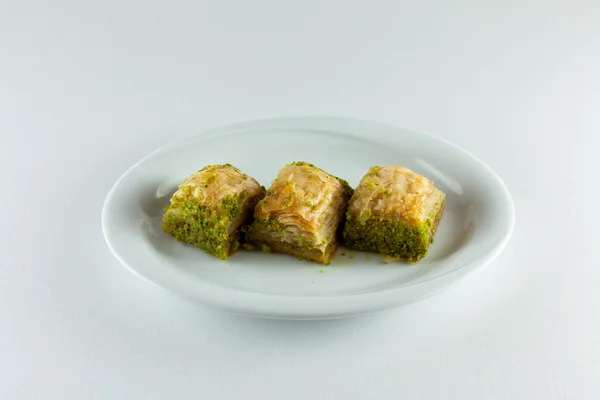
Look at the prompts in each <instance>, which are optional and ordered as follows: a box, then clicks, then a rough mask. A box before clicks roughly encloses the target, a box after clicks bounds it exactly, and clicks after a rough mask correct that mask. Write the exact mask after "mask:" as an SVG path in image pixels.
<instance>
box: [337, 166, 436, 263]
mask: <svg viewBox="0 0 600 400" xmlns="http://www.w3.org/2000/svg"><path fill="white" fill-rule="evenodd" d="M444 200H445V195H444V193H443V192H442V191H440V190H439V189H437V188H436V187H435V186H434V185H433V182H431V181H430V180H429V179H427V178H425V177H424V176H421V175H419V174H416V173H414V172H413V171H411V170H409V169H407V168H404V167H394V166H390V167H372V168H370V169H369V172H368V173H367V174H366V175H365V176H364V177H363V179H362V180H361V182H360V184H359V185H358V187H357V188H356V190H355V192H354V195H353V196H352V198H351V200H350V205H349V207H348V213H347V223H346V226H345V229H344V240H345V242H346V245H348V246H349V247H351V248H354V249H357V250H364V251H372V252H377V253H381V254H385V255H389V256H392V257H395V258H398V259H402V260H408V261H412V262H417V261H419V260H420V259H421V258H423V257H424V256H425V255H426V254H427V252H428V249H429V244H430V243H431V242H432V240H433V235H434V234H435V231H436V228H437V225H438V223H439V221H440V219H441V216H442V213H443V210H444Z"/></svg>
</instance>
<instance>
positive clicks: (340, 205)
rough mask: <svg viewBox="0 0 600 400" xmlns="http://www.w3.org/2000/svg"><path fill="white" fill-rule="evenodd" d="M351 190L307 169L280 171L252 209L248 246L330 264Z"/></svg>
mask: <svg viewBox="0 0 600 400" xmlns="http://www.w3.org/2000/svg"><path fill="white" fill-rule="evenodd" d="M351 194H352V189H351V188H350V186H349V185H348V183H347V182H346V181H344V180H342V179H339V178H336V177H334V176H332V175H329V174H328V173H326V172H325V171H323V170H321V169H319V168H317V167H315V166H313V165H311V164H308V163H303V162H297V163H292V164H289V165H286V166H285V167H283V168H282V169H281V170H280V171H279V174H278V175H277V178H276V179H275V180H274V181H273V184H272V186H271V187H270V188H269V190H268V191H267V194H266V197H265V198H264V199H263V200H261V201H260V202H259V203H258V205H257V206H256V209H255V212H254V218H255V221H254V223H253V224H252V226H251V227H250V231H249V236H250V240H251V241H252V242H253V243H254V244H256V245H258V246H260V247H262V248H263V249H264V250H265V251H274V252H281V253H288V254H292V255H295V256H298V257H301V258H306V259H309V260H313V261H317V262H321V263H328V262H329V260H330V258H331V255H332V254H333V252H334V251H335V248H336V244H337V242H336V233H337V231H338V227H339V226H340V223H341V222H342V220H343V217H344V213H345V211H346V208H347V204H348V199H349V198H350V196H351Z"/></svg>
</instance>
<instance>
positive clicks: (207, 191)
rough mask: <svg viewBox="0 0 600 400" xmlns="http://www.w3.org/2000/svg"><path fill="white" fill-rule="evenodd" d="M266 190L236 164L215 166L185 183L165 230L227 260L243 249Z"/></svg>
mask: <svg viewBox="0 0 600 400" xmlns="http://www.w3.org/2000/svg"><path fill="white" fill-rule="evenodd" d="M263 197H264V188H262V187H261V186H260V184H259V183H258V182H257V181H256V180H255V179H253V178H251V177H249V176H248V175H246V174H244V173H242V172H241V171H240V170H238V169H237V168H235V167H233V166H232V165H229V164H225V165H211V166H207V167H205V168H203V169H202V170H200V171H199V172H197V173H195V174H193V175H192V176H190V177H189V178H187V179H186V180H184V181H183V182H182V183H181V185H180V186H179V189H178V190H177V192H175V194H174V195H173V197H172V198H171V204H170V205H169V207H167V209H166V211H165V216H164V219H163V231H164V232H166V233H168V234H170V235H172V236H174V237H175V239H177V240H179V241H183V242H187V243H189V244H192V245H194V246H197V247H199V248H201V249H203V250H205V251H206V252H207V253H209V254H212V255H214V256H216V257H219V258H221V259H226V258H227V257H228V256H229V255H230V254H231V253H233V252H235V251H236V250H237V249H238V248H239V246H240V243H241V241H240V239H241V230H242V229H243V227H244V224H245V223H247V222H248V221H249V219H251V217H252V213H253V211H254V206H255V205H256V203H257V202H258V201H259V200H260V199H262V198H263Z"/></svg>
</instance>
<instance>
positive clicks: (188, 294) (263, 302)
mask: <svg viewBox="0 0 600 400" xmlns="http://www.w3.org/2000/svg"><path fill="white" fill-rule="evenodd" d="M325 121H326V122H328V123H342V124H348V123H354V124H370V125H378V126H380V127H382V128H383V127H385V128H386V129H392V130H396V131H403V132H404V133H407V134H412V135H417V136H425V137H427V138H428V139H430V140H434V141H437V142H440V143H443V144H444V145H445V146H448V147H450V148H453V149H454V150H455V151H458V152H459V153H461V154H462V156H464V157H467V158H469V159H470V160H471V161H473V162H475V163H476V164H477V165H478V166H480V167H481V168H484V169H485V170H486V172H487V174H488V175H489V176H490V177H492V178H493V179H494V181H495V183H496V186H497V188H499V189H501V192H502V200H503V203H504V205H505V206H506V212H507V215H506V217H507V222H508V225H507V226H506V229H505V231H504V232H503V235H502V239H501V240H499V241H498V242H497V243H496V244H495V245H494V246H492V247H491V248H490V249H489V250H488V251H486V252H485V253H483V254H481V255H480V256H478V257H476V258H474V259H473V260H471V261H470V262H468V263H465V264H463V265H462V266H460V267H458V268H456V269H454V270H452V271H448V272H445V273H443V274H441V275H438V276H434V277H430V278H428V279H425V280H423V281H419V282H415V283H411V284H408V285H404V286H402V287H398V288H393V289H389V290H385V291H378V292H367V293H358V294H342V295H332V296H291V295H290V296H287V295H281V294H272V293H260V292H247V291H242V290H239V289H235V288H231V287H224V286H219V285H215V284H212V283H210V282H202V284H199V283H198V282H196V283H195V286H196V288H195V290H192V289H193V288H191V287H189V286H188V288H187V290H185V291H184V292H182V290H177V289H182V288H183V286H181V285H180V286H179V287H178V288H174V287H167V285H165V282H157V281H156V279H152V277H150V276H148V275H147V274H142V273H141V272H140V271H139V270H138V269H137V268H135V267H134V266H132V265H130V263H129V262H128V261H127V260H125V259H124V258H123V257H122V256H121V254H120V253H119V251H118V250H117V249H116V248H115V246H114V244H113V243H112V241H111V238H110V234H109V232H108V229H107V224H108V210H109V207H110V206H111V200H112V199H113V198H114V196H115V195H116V192H117V189H118V188H119V186H120V184H121V183H122V182H123V180H125V179H126V178H127V176H128V175H129V174H130V173H131V172H132V171H134V170H135V169H136V168H137V167H138V166H139V165H141V164H143V163H144V162H145V161H147V160H148V159H152V158H153V157H154V156H155V155H157V154H160V153H162V152H164V151H167V150H169V149H170V148H174V147H177V146H179V145H181V144H183V143H186V142H190V141H193V140H197V139H208V138H210V137H211V136H214V135H219V134H225V133H229V134H231V133H234V132H235V131H236V130H241V131H244V130H249V129H250V128H252V127H253V126H254V127H256V126H258V127H260V125H264V124H277V123H292V122H295V123H307V124H308V123H312V124H318V123H319V122H321V123H324V122H325ZM307 129H308V128H307ZM312 129H316V128H312ZM342 132H343V131H340V132H339V133H342ZM343 133H344V134H346V135H352V136H355V137H361V135H357V134H355V133H351V132H343ZM363 138H364V137H363ZM101 225H102V231H103V235H104V239H105V242H106V244H107V246H108V248H109V250H110V251H111V253H112V254H113V256H115V258H116V259H117V260H118V261H119V262H120V263H121V264H122V265H123V266H124V267H125V268H126V269H128V270H129V271H130V272H132V273H133V274H134V275H137V276H139V277H141V278H143V279H144V280H146V281H148V282H150V283H152V284H153V285H154V286H156V287H159V288H160V289H162V290H164V291H166V292H168V293H171V294H175V295H176V296H178V297H181V298H184V299H188V300H192V301H195V302H201V303H204V304H206V305H210V306H214V307H218V308H221V309H223V310H227V311H231V312H233V313H236V314H243V315H249V316H254V317H263V318H282V319H325V318H339V317H347V316H352V315H358V314H364V313H368V312H374V311H380V310H384V309H389V308H393V307H398V306H400V305H403V304H408V303H411V302H414V301H418V300H420V298H419V296H417V298H413V299H411V300H408V301H402V295H406V294H408V292H410V291H415V290H416V289H417V288H423V287H426V286H427V285H431V283H432V282H433V281H435V282H440V281H442V280H447V281H448V284H446V285H444V286H443V287H442V289H441V290H439V291H442V290H445V289H447V288H448V287H450V286H453V284H454V283H456V282H458V281H459V280H461V279H462V278H464V277H466V276H468V275H470V274H471V273H472V272H474V271H475V270H478V269H481V268H484V267H485V266H487V265H489V264H490V263H491V262H492V261H493V260H494V259H495V258H496V257H497V256H498V255H499V254H500V253H501V252H502V251H503V250H504V248H505V247H506V245H507V244H508V242H509V241H510V238H511V236H512V234H513V232H514V227H515V207H514V202H513V199H512V196H511V194H510V191H509V190H508V187H507V186H506V184H505V183H504V181H503V180H502V179H501V178H500V176H499V175H498V174H497V173H496V172H495V171H494V170H493V169H492V168H491V167H489V166H488V165H487V164H486V163H484V162H483V161H482V160H481V159H479V158H478V157H477V156H475V155H474V154H472V153H471V152H469V151H468V150H465V149H464V148H462V147H460V146H458V145H456V144H454V143H452V142H450V141H448V140H447V139H444V138H441V137H438V136H436V135H433V134H430V133H428V132H419V131H415V130H412V129H407V128H404V127H401V126H397V125H392V124H388V123H384V122H379V121H375V120H370V119H359V118H353V117H337V116H321V115H310V116H288V117H277V118H261V119H253V120H247V121H241V122H236V123H232V124H226V125H221V126H217V127H213V128H210V129H206V130H202V131H200V132H198V133H196V134H193V135H189V136H186V137H184V138H181V139H178V140H174V141H171V142H169V143H166V144H165V145H163V146H160V147H158V148H156V149H155V150H153V151H152V152H150V153H148V154H147V155H146V156H144V157H142V158H141V159H140V160H138V161H137V162H135V163H134V164H133V165H131V166H130V167H129V168H127V170H125V172H123V173H122V174H121V176H120V177H119V178H118V179H117V180H116V181H115V183H114V184H113V185H112V187H111V189H110V190H109V191H108V194H107V196H106V198H105V201H104V204H103V206H102V217H101ZM200 286H202V288H201V289H202V290H198V289H199V287H200ZM439 291H437V292H439ZM192 292H193V293H192ZM437 292H430V293H428V294H427V295H425V296H422V297H421V298H425V297H429V296H431V295H433V294H436V293H437ZM399 293H401V294H402V295H400V296H398V294H399ZM395 294H396V296H394V295H395ZM409 297H410V296H409ZM357 300H358V301H359V303H357ZM361 301H362V302H363V303H362V304H361V303H360V302H361ZM300 302H301V303H302V304H301V305H300V304H299V303H300ZM249 304H250V305H251V306H252V307H249V306H248V305H249Z"/></svg>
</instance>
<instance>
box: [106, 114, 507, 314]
mask: <svg viewBox="0 0 600 400" xmlns="http://www.w3.org/2000/svg"><path fill="white" fill-rule="evenodd" d="M292 161H307V162H310V163H313V164H315V165H317V166H319V167H321V168H323V169H324V170H326V171H328V172H330V173H331V174H334V175H337V176H340V177H342V178H345V179H347V180H348V181H349V183H350V184H351V185H352V186H353V187H354V186H356V184H357V183H358V182H359V181H360V179H361V177H362V176H363V175H364V174H365V173H366V171H367V169H368V168H369V167H370V166H372V165H401V166H405V167H407V168H410V169H412V170H414V171H415V172H418V173H420V174H423V175H425V176H427V177H428V178H430V179H432V180H434V181H435V184H436V186H437V187H438V188H440V189H441V190H443V191H444V192H446V195H447V197H446V204H447V205H446V211H445V213H444V217H443V218H442V221H441V223H440V225H439V228H438V232H437V234H436V237H435V243H434V244H433V245H432V246H431V248H430V252H429V255H428V256H427V257H426V258H424V259H423V260H422V261H421V262H420V263H419V264H417V265H412V264H405V263H390V264H383V263H382V262H381V258H380V257H379V256H378V255H375V254H367V253H361V252H354V251H348V250H347V249H343V248H340V249H338V251H337V254H336V256H335V259H334V261H333V262H332V264H331V265H329V266H322V265H318V264H314V263H309V262H305V261H298V260H296V259H295V258H293V257H290V256H285V255H275V254H262V253H260V252H238V253H237V254H235V255H234V256H232V257H230V258H229V260H227V261H220V260H218V259H216V258H214V257H211V256H209V255H207V254H205V253H204V252H203V251H201V250H199V249H197V248H194V247H192V246H188V245H185V244H182V243H177V242H175V241H174V240H173V239H172V238H171V237H170V236H167V235H166V234H164V233H162V231H161V229H160V225H161V219H162V210H163V208H164V207H165V206H166V205H167V204H168V201H169V198H170V195H171V194H172V193H173V192H174V191H175V189H176V187H177V185H178V183H179V182H181V181H182V180H183V179H184V178H185V177H187V176H189V175H190V174H191V173H193V172H195V171H197V170H199V169H200V168H202V167H203V166H205V165H207V164H222V163H231V164H233V165H235V166H237V167H238V168H240V169H241V170H242V171H244V172H245V173H247V174H249V175H250V176H253V177H255V178H256V179H257V180H258V181H259V182H261V183H262V184H263V185H265V186H267V187H268V186H269V184H270V182H271V180H272V179H274V178H275V176H276V174H277V171H278V170H279V169H280V168H281V167H282V166H283V165H284V164H286V163H289V162H292ZM513 224H514V208H513V203H512V200H511V197H510V194H509V192H508V190H507V189H506V187H505V186H504V184H503V183H502V181H501V180H500V178H498V176H497V175H496V174H495V173H494V172H493V171H492V170H491V169H490V168H489V167H487V166H486V165H485V164H483V163H482V162H481V161H479V160H478V159H477V158H475V157H474V156H472V155H471V154H469V153H467V152H466V151H464V150H462V149H460V148H458V147H456V146H455V145H452V144H450V143H448V142H445V141H443V140H441V139H438V138H435V137H432V136H429V135H425V134H421V133H416V132H411V131H408V130H405V129H401V128H396V127H392V126H389V125H384V124H380V123H376V122H370V121H361V120H354V119H344V118H321V117H306V118H283V119H270V120H260V121H252V122H246V123H241V124H236V125H232V126H228V127H225V128H220V129H216V130H212V131H210V132H206V133H204V134H201V135H198V136H195V137H192V138H189V139H186V140H183V141H179V142H176V143H173V144H170V145H167V146H166V147H163V148H161V149H159V150H157V151H155V152H154V153H152V154H150V155H149V156H147V157H146V158H144V159H143V160H141V161H140V162H138V163H137V164H135V165H134V166H133V167H131V168H130V169H129V170H128V171H127V172H126V173H125V174H124V175H123V176H122V177H121V178H120V179H119V180H118V181H117V183H116V184H115V186H114V187H113V188H112V190H111V191H110V193H109V195H108V197H107V199H106V203H105V205H104V209H103V214H102V226H103V229H104V235H105V238H106V242H107V243H108V246H109V248H110V249H111V251H112V252H113V253H114V255H115V256H116V257H117V258H118V259H119V260H120V261H121V262H122V263H123V265H125V266H126V267H128V268H129V269H130V270H131V271H132V272H134V273H136V274H138V275H139V276H141V277H144V278H146V279H148V280H149V281H151V282H153V283H155V284H156V285H158V286H160V287H162V288H164V289H167V290H169V291H172V292H174V293H176V294H178V295H181V296H183V297H185V298H188V299H191V300H196V301H199V302H202V303H204V304H209V305H213V306H218V307H221V308H224V309H227V310H230V311H233V312H237V313H242V314H247V315H252V316H260V317H270V318H290V319H316V318H334V317H343V316H349V315H356V314H361V313H367V312H371V311H376V310H382V309H385V308H390V307H395V306H398V305H401V304H405V303H408V302H413V301H416V300H419V299H422V298H425V297H427V296H430V295H432V294H434V293H437V292H439V291H441V290H443V289H445V288H446V287H448V285H450V284H451V283H453V282H455V281H457V280H458V279H460V278H462V277H464V276H465V275H467V274H468V273H470V272H472V271H473V270H475V269H476V268H480V267H482V266H484V265H486V264H487V263H489V262H490V261H491V260H492V259H493V258H494V257H496V256H497V255H498V253H499V252H500V251H501V250H502V249H503V247H504V246H505V245H506V243H507V241H508V239H509V237H510V235H511V233H512V229H513ZM342 253H345V255H342Z"/></svg>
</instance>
